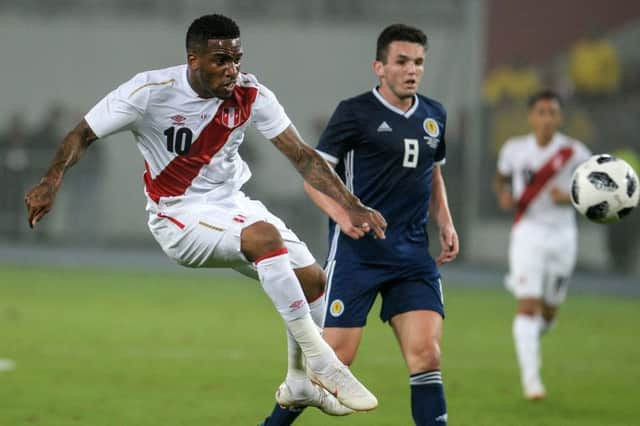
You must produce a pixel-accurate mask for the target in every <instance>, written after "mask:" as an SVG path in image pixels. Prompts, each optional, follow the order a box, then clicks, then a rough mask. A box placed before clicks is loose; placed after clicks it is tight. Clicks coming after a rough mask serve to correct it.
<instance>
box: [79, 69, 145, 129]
mask: <svg viewBox="0 0 640 426" xmlns="http://www.w3.org/2000/svg"><path fill="white" fill-rule="evenodd" d="M147 80H148V77H147V74H146V73H140V74H137V75H136V76H135V77H133V78H132V79H131V80H129V81H127V82H125V83H123V84H121V85H120V86H119V87H118V88H116V89H115V90H113V91H112V92H111V93H109V94H108V95H107V96H105V97H104V98H102V99H101V100H100V102H98V103H97V104H96V105H95V106H94V107H93V108H91V110H90V111H89V112H88V113H87V115H86V116H85V117H84V118H85V120H86V121H87V123H88V124H89V127H91V129H92V130H93V132H94V133H95V135H96V136H97V137H98V138H103V137H105V136H108V135H111V134H113V133H117V132H120V131H123V130H130V129H132V128H133V127H134V126H135V123H136V122H137V121H138V120H139V119H140V118H141V117H142V116H143V114H144V112H145V110H146V108H147V104H148V102H149V91H148V90H142V89H144V88H145V87H146V86H147V83H148V81H147Z"/></svg>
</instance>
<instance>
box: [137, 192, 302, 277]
mask: <svg viewBox="0 0 640 426" xmlns="http://www.w3.org/2000/svg"><path fill="white" fill-rule="evenodd" d="M147 211H148V212H149V221H148V225H149V230H151V233H152V234H153V236H154V238H155V239H156V241H157V242H158V244H160V247H162V250H163V251H164V252H165V253H166V254H167V256H169V257H170V258H171V259H174V260H175V261H176V262H178V263H179V264H181V265H183V266H187V267H192V268H218V267H228V268H233V269H235V270H237V271H238V272H240V273H242V274H244V275H247V276H249V277H252V278H255V279H258V274H257V271H256V268H255V265H254V264H253V263H251V262H249V261H248V260H247V259H246V258H245V256H244V255H243V254H242V251H241V247H240V234H241V232H242V230H243V229H244V228H246V227H247V226H249V225H251V224H253V223H256V222H260V221H265V222H268V223H270V224H272V225H274V226H275V227H276V228H277V229H278V231H279V232H280V235H281V236H282V239H283V241H284V244H285V246H286V247H287V250H288V251H289V258H290V260H291V266H292V267H293V268H294V269H298V268H303V267H306V266H310V265H312V264H313V263H315V259H314V257H313V255H312V254H311V252H310V251H309V249H308V248H307V245H306V244H305V243H303V242H302V241H300V239H299V238H298V236H297V235H296V234H295V233H294V232H293V231H292V230H290V229H289V228H287V226H286V225H285V224H284V222H283V221H282V220H280V219H279V218H277V217H276V216H275V215H273V214H271V212H269V210H267V208H266V207H265V206H264V205H263V204H262V203H261V202H260V201H256V200H252V199H250V198H248V197H247V196H246V195H245V194H244V193H242V192H236V193H235V194H234V195H233V196H232V197H229V198H228V199H225V200H215V201H208V200H207V199H206V196H191V197H181V198H178V197H176V198H172V199H168V200H166V201H165V200H164V199H161V200H160V202H159V203H158V204H155V203H153V202H152V201H149V202H148V203H147Z"/></svg>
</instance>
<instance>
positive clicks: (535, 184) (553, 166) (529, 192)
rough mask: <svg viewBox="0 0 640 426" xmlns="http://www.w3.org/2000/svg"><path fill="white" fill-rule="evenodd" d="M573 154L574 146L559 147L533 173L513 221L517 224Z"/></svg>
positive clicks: (519, 201)
mask: <svg viewBox="0 0 640 426" xmlns="http://www.w3.org/2000/svg"><path fill="white" fill-rule="evenodd" d="M572 155H573V148H571V147H566V148H562V149H559V150H558V152H556V153H555V154H554V155H553V156H552V157H551V158H550V159H549V161H547V162H546V163H545V164H544V165H543V166H542V167H541V168H540V169H539V170H538V171H537V172H536V174H535V175H533V178H532V179H531V183H530V184H529V185H527V186H526V187H525V188H524V191H523V192H522V195H521V196H520V199H519V200H518V204H517V206H516V215H515V217H514V219H513V223H514V224H516V223H518V222H519V221H520V219H522V216H523V215H524V213H525V211H527V208H528V207H529V205H530V204H531V203H532V202H533V200H535V199H536V197H537V196H538V194H540V191H542V188H544V186H545V185H546V184H547V182H549V180H551V178H552V177H553V176H555V174H556V173H557V172H558V170H560V169H562V168H563V167H564V165H565V164H567V162H568V161H569V159H570V158H571V156H572Z"/></svg>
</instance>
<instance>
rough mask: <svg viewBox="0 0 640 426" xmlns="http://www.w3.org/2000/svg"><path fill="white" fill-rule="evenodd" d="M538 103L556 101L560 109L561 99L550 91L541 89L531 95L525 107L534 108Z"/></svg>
mask: <svg viewBox="0 0 640 426" xmlns="http://www.w3.org/2000/svg"><path fill="white" fill-rule="evenodd" d="M538 101H556V102H558V105H560V107H561V108H562V99H561V98H560V95H558V93H557V92H555V91H553V90H551V89H543V90H540V91H538V92H536V93H534V94H533V95H531V96H530V97H529V100H528V101H527V106H528V107H529V109H531V108H533V107H534V106H536V104H537V103H538Z"/></svg>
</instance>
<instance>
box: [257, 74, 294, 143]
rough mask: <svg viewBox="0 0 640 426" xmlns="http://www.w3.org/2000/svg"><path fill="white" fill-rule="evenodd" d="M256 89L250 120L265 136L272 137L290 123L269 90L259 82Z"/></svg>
mask: <svg viewBox="0 0 640 426" xmlns="http://www.w3.org/2000/svg"><path fill="white" fill-rule="evenodd" d="M258 90H259V91H258V97H257V99H256V102H255V104H254V105H253V117H252V121H253V123H254V124H255V126H256V129H258V130H259V131H260V133H262V134H263V135H264V137H265V138H267V139H273V138H275V137H276V136H278V135H279V134H280V133H282V132H284V131H285V129H286V128H287V127H289V125H291V120H290V119H289V117H288V116H287V114H286V113H285V111H284V108H283V107H282V105H280V102H278V99H277V98H276V95H275V94H274V93H273V92H272V91H271V90H269V89H267V88H266V87H265V86H263V85H262V84H259V86H258Z"/></svg>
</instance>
